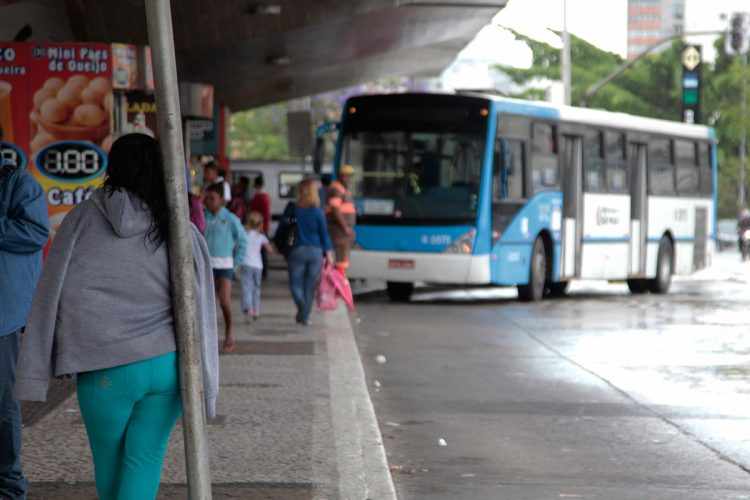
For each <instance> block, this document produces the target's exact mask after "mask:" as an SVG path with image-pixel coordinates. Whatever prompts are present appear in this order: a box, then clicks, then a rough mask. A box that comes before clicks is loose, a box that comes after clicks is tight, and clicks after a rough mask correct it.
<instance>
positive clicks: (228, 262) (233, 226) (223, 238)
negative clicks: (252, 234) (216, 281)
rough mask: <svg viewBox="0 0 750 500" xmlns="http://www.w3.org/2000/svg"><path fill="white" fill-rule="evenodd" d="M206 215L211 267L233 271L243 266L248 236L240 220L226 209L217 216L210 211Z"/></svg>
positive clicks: (206, 211)
mask: <svg viewBox="0 0 750 500" xmlns="http://www.w3.org/2000/svg"><path fill="white" fill-rule="evenodd" d="M204 213H205V215H206V233H205V236H206V242H207V243H208V252H209V253H210V254H211V267H213V268H214V269H233V268H235V267H237V266H239V265H240V264H242V261H243V260H244V258H245V252H246V251H247V236H246V235H245V228H243V227H242V223H241V222H240V220H239V219H238V218H237V216H236V215H234V214H233V213H232V212H230V211H229V210H227V209H226V208H224V207H222V208H221V210H219V211H218V212H217V213H216V214H214V213H212V212H211V211H210V210H208V209H206V210H205V212H204Z"/></svg>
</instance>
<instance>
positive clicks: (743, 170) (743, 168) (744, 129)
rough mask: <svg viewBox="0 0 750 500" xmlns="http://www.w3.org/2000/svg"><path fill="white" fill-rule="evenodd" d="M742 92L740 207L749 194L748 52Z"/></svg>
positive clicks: (745, 57)
mask: <svg viewBox="0 0 750 500" xmlns="http://www.w3.org/2000/svg"><path fill="white" fill-rule="evenodd" d="M741 85H742V94H741V97H740V100H741V101H742V102H741V103H740V109H741V113H742V117H741V118H740V124H741V127H740V134H741V135H740V176H739V177H740V179H739V192H738V193H737V204H738V205H739V208H740V209H743V208H745V206H746V203H747V194H746V193H745V191H746V188H745V182H746V181H745V176H746V171H747V52H745V53H744V54H742V84H741Z"/></svg>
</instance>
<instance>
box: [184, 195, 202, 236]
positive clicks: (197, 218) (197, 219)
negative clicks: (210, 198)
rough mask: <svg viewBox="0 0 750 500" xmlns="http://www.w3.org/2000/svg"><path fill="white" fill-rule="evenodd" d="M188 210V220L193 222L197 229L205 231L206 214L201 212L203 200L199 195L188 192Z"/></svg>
mask: <svg viewBox="0 0 750 500" xmlns="http://www.w3.org/2000/svg"><path fill="white" fill-rule="evenodd" d="M188 210H189V211H190V222H192V223H193V224H195V227H197V228H198V231H200V232H201V234H202V233H204V232H205V231H206V216H205V215H204V214H203V202H202V201H201V198H200V196H197V195H195V194H193V193H191V192H188Z"/></svg>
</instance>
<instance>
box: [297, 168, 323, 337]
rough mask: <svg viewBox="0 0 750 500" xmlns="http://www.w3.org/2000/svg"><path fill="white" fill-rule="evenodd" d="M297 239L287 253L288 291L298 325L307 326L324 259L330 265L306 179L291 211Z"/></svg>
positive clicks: (314, 192) (313, 188)
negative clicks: (326, 259)
mask: <svg viewBox="0 0 750 500" xmlns="http://www.w3.org/2000/svg"><path fill="white" fill-rule="evenodd" d="M293 210H294V218H295V220H296V238H295V240H296V241H295V243H294V246H293V247H292V249H291V251H290V252H289V257H288V264H289V288H290V291H291V293H292V298H293V299H294V303H295V304H296V306H297V315H296V317H295V319H296V321H297V323H300V324H304V325H309V324H310V313H311V312H312V306H313V300H314V299H315V287H316V285H317V283H318V278H319V277H320V271H321V268H322V267H323V255H324V254H325V255H326V256H327V258H328V259H329V261H333V253H332V251H331V238H330V237H329V235H328V228H327V225H326V219H325V216H324V215H323V211H322V210H321V209H320V199H319V198H318V188H317V183H316V181H315V180H314V179H305V180H303V181H302V182H301V183H300V184H299V187H298V188H297V204H296V206H294V207H293Z"/></svg>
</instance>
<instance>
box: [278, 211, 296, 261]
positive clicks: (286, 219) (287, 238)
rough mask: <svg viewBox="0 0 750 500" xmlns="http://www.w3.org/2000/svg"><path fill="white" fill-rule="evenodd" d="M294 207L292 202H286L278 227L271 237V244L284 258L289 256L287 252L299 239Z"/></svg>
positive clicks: (289, 251)
mask: <svg viewBox="0 0 750 500" xmlns="http://www.w3.org/2000/svg"><path fill="white" fill-rule="evenodd" d="M296 208H297V206H296V205H295V204H294V203H293V202H289V203H288V204H287V206H286V208H285V209H284V213H283V214H282V215H281V221H280V222H279V227H278V228H277V229H276V234H275V235H274V237H273V244H274V245H275V246H276V249H277V250H278V251H279V253H280V254H281V255H283V256H284V257H285V258H289V254H290V253H291V252H292V249H293V248H294V246H295V245H296V244H297V240H298V239H299V234H298V229H297V217H296V215H295V209H296Z"/></svg>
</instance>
